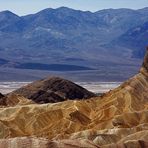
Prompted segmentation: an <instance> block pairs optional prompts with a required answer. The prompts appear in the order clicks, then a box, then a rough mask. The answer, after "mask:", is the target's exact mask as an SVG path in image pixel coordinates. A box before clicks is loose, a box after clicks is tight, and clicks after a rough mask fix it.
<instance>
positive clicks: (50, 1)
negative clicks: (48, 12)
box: [0, 0, 148, 15]
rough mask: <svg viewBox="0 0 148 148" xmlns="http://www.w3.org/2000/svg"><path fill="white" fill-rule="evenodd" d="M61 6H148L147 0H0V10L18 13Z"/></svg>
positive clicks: (82, 8)
mask: <svg viewBox="0 0 148 148" xmlns="http://www.w3.org/2000/svg"><path fill="white" fill-rule="evenodd" d="M61 6H66V7H70V8H74V9H80V10H90V11H97V10H100V9H107V8H132V9H139V8H143V7H148V0H0V11H2V10H10V11H12V12H14V13H16V14H18V15H25V14H29V13H35V12H37V11H40V10H42V9H45V8H49V7H51V8H57V7H61Z"/></svg>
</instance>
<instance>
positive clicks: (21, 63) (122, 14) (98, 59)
mask: <svg viewBox="0 0 148 148" xmlns="http://www.w3.org/2000/svg"><path fill="white" fill-rule="evenodd" d="M147 32H148V8H143V9H139V10H132V9H125V8H122V9H105V10H100V11H97V12H90V11H80V10H74V9H71V8H67V7H60V8H57V9H52V8H47V9H44V10H42V11H40V12H38V13H36V14H30V15H26V16H18V15H16V14H14V13H12V12H10V11H2V12H0V42H1V44H0V55H1V57H0V70H3V69H6V68H8V69H9V68H10V69H26V71H27V69H33V70H41V71H42V70H47V71H84V70H92V71H93V70H94V71H95V70H99V72H100V73H104V67H106V66H107V68H106V69H108V72H111V73H114V72H117V71H116V70H115V71H114V68H115V67H118V70H121V69H122V70H123V71H127V69H129V71H131V74H133V72H135V71H137V69H138V67H139V65H140V64H141V62H142V58H143V56H144V53H145V50H143V49H144V47H146V45H147V37H148V34H147ZM130 69H131V70H130ZM133 69H135V70H133ZM102 71H103V72H102ZM131 74H130V75H131ZM127 76H129V74H127ZM119 77H120V76H119Z"/></svg>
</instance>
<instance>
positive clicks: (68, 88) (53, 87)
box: [14, 77, 95, 103]
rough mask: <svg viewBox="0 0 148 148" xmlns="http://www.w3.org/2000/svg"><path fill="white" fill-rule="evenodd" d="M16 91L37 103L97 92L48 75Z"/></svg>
mask: <svg viewBox="0 0 148 148" xmlns="http://www.w3.org/2000/svg"><path fill="white" fill-rule="evenodd" d="M14 93H16V94H19V95H22V96H24V97H26V98H29V99H31V100H33V101H34V102H36V103H56V102H61V101H65V100H67V99H70V100H74V99H87V98H90V97H93V96H95V94H93V93H91V92H89V91H87V90H86V89H84V88H82V87H80V86H78V85H77V84H74V83H73V82H70V81H68V80H64V79H62V78H58V77H48V78H46V79H42V80H39V81H36V82H33V83H32V84H29V85H27V86H25V87H22V88H20V89H18V90H16V91H14Z"/></svg>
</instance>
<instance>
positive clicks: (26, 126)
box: [0, 51, 148, 148]
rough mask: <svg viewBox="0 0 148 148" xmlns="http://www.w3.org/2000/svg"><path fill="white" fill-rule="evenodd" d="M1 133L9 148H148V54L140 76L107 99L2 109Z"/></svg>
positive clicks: (1, 143)
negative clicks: (26, 145) (25, 146)
mask: <svg viewBox="0 0 148 148" xmlns="http://www.w3.org/2000/svg"><path fill="white" fill-rule="evenodd" d="M0 131H1V132H0V138H1V140H0V147H2V146H4V145H6V148H9V147H10V145H13V144H14V143H15V142H14V141H18V143H19V144H20V145H23V144H24V145H25V144H27V143H28V145H29V144H30V145H31V144H32V143H40V142H43V148H44V145H46V146H47V147H53V148H73V147H75V148H100V147H101V148H118V147H123V148H133V147H134V148H147V147H148V51H147V53H146V56H145V58H144V62H143V65H142V67H141V68H140V71H139V73H138V74H136V75H135V76H134V77H132V78H131V79H129V80H127V81H126V82H124V83H123V84H122V85H121V86H119V87H118V88H116V89H114V90H112V91H109V92H108V93H106V94H104V95H103V96H100V97H92V98H90V99H87V100H68V101H64V102H60V103H55V104H52V103H48V104H28V105H17V106H14V107H8V108H0ZM30 136H33V138H32V139H30V140H28V139H27V138H29V137H30ZM21 137H24V139H25V138H26V141H27V140H28V141H29V142H28V141H27V142H25V140H24V139H21ZM9 138H10V139H9ZM40 138H44V139H46V140H45V141H44V140H41V141H40ZM33 141H34V142H33ZM44 142H45V143H44ZM16 143H17V142H16ZM30 145H29V146H30ZM39 145H40V144H36V145H35V146H34V147H35V148H38V146H39ZM29 146H28V147H29ZM31 146H32V145H31ZM31 146H30V148H32V147H31ZM20 147H21V146H20ZM11 148H12V147H11ZM16 148H17V147H16Z"/></svg>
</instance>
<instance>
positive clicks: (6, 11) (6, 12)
mask: <svg viewBox="0 0 148 148" xmlns="http://www.w3.org/2000/svg"><path fill="white" fill-rule="evenodd" d="M0 15H7V16H17V17H18V15H16V14H15V13H13V12H11V11H9V10H5V11H1V12H0Z"/></svg>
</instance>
